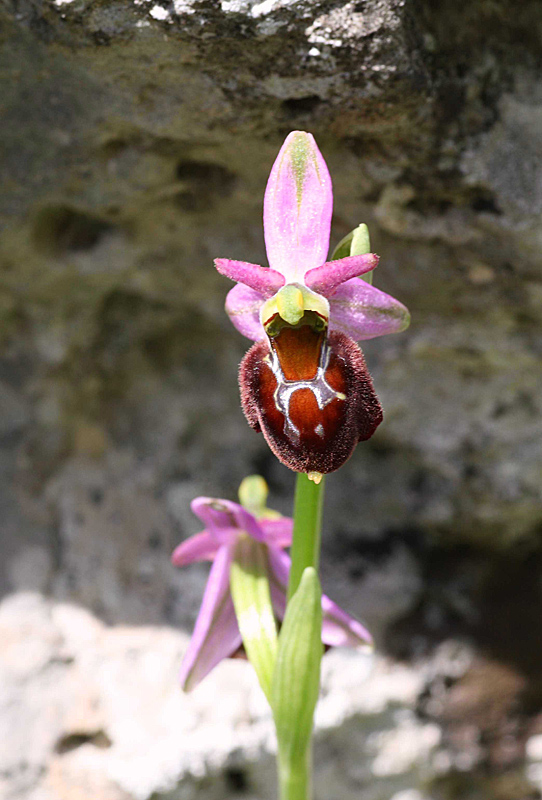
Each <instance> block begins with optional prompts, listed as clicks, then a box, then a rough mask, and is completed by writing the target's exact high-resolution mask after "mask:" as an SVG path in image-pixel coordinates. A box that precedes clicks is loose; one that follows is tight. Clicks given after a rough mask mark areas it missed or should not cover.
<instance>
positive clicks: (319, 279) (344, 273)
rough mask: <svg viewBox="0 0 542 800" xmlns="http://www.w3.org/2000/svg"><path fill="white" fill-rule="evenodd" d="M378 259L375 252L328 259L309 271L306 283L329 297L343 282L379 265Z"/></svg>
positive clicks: (310, 287)
mask: <svg viewBox="0 0 542 800" xmlns="http://www.w3.org/2000/svg"><path fill="white" fill-rule="evenodd" d="M378 261H379V258H378V256H377V255H375V254H374V253H365V254H364V255H361V256H347V257H346V258H340V259H339V260H338V261H326V263H325V264H322V266H321V267H316V268H315V269H310V270H309V271H308V272H307V274H306V275H305V283H306V285H307V286H308V287H309V289H312V290H313V291H314V292H318V293H319V294H323V295H324V297H329V296H330V295H332V294H333V292H334V291H335V289H336V288H337V286H339V285H340V284H341V283H344V282H345V281H348V280H350V278H355V277H357V276H358V275H364V274H365V273H366V272H370V271H371V270H372V269H374V268H375V267H376V266H377V265H378Z"/></svg>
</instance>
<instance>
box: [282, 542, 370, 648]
mask: <svg viewBox="0 0 542 800" xmlns="http://www.w3.org/2000/svg"><path fill="white" fill-rule="evenodd" d="M290 565H291V560H290V556H288V555H287V554H286V553H284V552H283V551H282V550H278V549H277V548H276V547H270V548H269V566H270V575H269V585H270V588H271V601H272V603H273V608H274V609H275V614H276V615H277V617H278V619H279V620H282V619H284V613H285V610H286V591H287V586H288V575H289V572H290ZM322 611H323V615H324V618H323V622H322V642H323V643H324V644H327V645H329V646H330V647H360V646H367V645H371V644H372V641H373V640H372V637H371V634H370V633H369V631H368V630H367V629H366V628H364V627H363V625H362V624H361V623H360V622H358V621H357V620H356V619H354V617H351V616H350V614H347V613H346V611H344V610H343V609H342V608H340V607H339V606H338V605H337V604H336V603H334V602H333V600H330V599H329V597H328V596H327V595H325V594H323V595H322Z"/></svg>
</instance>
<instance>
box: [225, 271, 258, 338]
mask: <svg viewBox="0 0 542 800" xmlns="http://www.w3.org/2000/svg"><path fill="white" fill-rule="evenodd" d="M264 302H265V300H264V297H263V295H261V294H260V293H259V292H255V291H254V289H249V287H248V286H243V284H242V283H238V284H237V286H234V287H233V289H231V290H230V291H229V292H228V296H227V297H226V312H227V314H228V316H229V318H230V319H231V321H232V322H233V324H234V325H235V327H236V328H237V330H238V331H239V333H242V334H243V336H246V337H247V339H252V341H254V342H259V341H261V340H262V339H265V331H264V329H263V325H262V323H261V322H260V309H261V307H262V305H263V304H264Z"/></svg>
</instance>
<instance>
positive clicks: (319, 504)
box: [288, 472, 325, 600]
mask: <svg viewBox="0 0 542 800" xmlns="http://www.w3.org/2000/svg"><path fill="white" fill-rule="evenodd" d="M324 486H325V477H323V478H322V480H321V481H320V483H318V484H317V483H314V481H311V480H309V478H308V477H307V475H306V474H305V473H304V472H300V473H299V474H298V476H297V482H296V488H295V501H294V533H293V539H292V549H291V557H292V566H291V569H290V579H289V582H288V599H289V600H290V599H291V598H292V597H293V595H294V593H295V592H296V590H297V587H298V586H299V582H300V580H301V576H302V574H303V571H304V569H305V568H306V567H314V569H315V570H317V571H318V564H319V562H320V534H321V529H322V512H323V506H324Z"/></svg>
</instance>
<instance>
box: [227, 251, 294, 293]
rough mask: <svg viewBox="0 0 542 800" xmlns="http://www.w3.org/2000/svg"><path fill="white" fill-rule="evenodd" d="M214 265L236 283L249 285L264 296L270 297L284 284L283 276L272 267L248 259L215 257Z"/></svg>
mask: <svg viewBox="0 0 542 800" xmlns="http://www.w3.org/2000/svg"><path fill="white" fill-rule="evenodd" d="M215 267H216V268H217V270H218V271H219V272H220V274H221V275H225V276H226V278H230V279H231V280H232V281H237V283H243V284H244V285H245V286H250V288H251V289H254V290H255V291H256V292H259V293H260V294H262V295H263V296H264V297H271V296H272V295H274V294H276V293H277V292H278V290H279V289H281V288H282V287H283V286H284V278H283V276H282V275H281V273H280V272H275V270H274V269H269V268H268V267H261V266H260V265H259V264H249V263H248V261H232V260H231V259H229V258H215Z"/></svg>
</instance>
